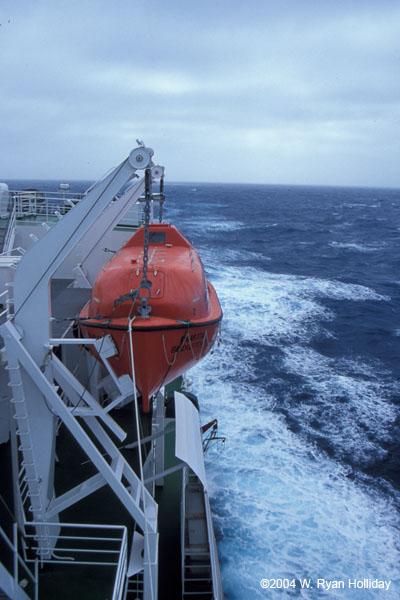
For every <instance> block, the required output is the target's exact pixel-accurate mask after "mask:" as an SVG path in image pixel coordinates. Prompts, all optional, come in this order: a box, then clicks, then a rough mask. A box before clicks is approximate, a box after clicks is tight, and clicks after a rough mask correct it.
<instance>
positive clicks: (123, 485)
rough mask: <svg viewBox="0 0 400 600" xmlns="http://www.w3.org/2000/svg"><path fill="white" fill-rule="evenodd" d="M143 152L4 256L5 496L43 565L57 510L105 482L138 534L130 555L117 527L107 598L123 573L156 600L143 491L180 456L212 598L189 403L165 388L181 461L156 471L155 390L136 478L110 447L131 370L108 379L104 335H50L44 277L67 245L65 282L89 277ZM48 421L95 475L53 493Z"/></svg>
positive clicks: (154, 527)
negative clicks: (79, 352) (99, 373)
mask: <svg viewBox="0 0 400 600" xmlns="http://www.w3.org/2000/svg"><path fill="white" fill-rule="evenodd" d="M152 156H153V151H152V150H151V149H150V148H146V147H144V146H143V145H139V147H138V148H136V149H134V150H133V151H132V152H131V154H130V155H129V157H128V158H127V159H126V160H125V161H123V162H122V163H121V164H120V165H119V166H118V167H117V168H115V169H114V170H113V171H111V172H110V173H109V174H108V175H107V176H106V177H104V178H103V179H102V180H100V181H99V182H98V183H97V184H96V185H94V186H93V187H92V188H91V189H90V190H89V192H88V193H87V194H86V195H84V197H83V198H82V199H81V200H80V201H79V203H78V204H76V205H75V206H74V207H73V209H72V210H70V211H69V212H68V213H67V214H65V215H64V216H63V217H62V219H60V220H59V222H58V223H56V224H55V225H54V226H53V227H52V228H51V229H49V230H48V231H47V233H46V235H44V236H43V237H41V238H40V239H37V238H36V240H35V243H34V245H33V246H32V247H31V248H30V249H29V251H28V252H26V253H23V254H22V256H21V258H19V260H18V261H15V264H14V265H13V269H14V268H15V275H14V282H13V313H12V314H11V313H10V311H9V310H8V308H9V303H8V302H7V300H3V302H2V304H3V305H6V306H7V309H6V310H5V311H4V313H7V314H4V315H3V317H7V319H6V320H5V322H4V323H3V324H2V325H1V326H0V334H1V336H2V337H3V340H4V342H5V350H6V352H5V359H6V362H7V366H6V369H7V370H8V374H9V385H10V387H11V390H12V399H11V403H12V407H13V422H14V427H13V429H14V431H12V436H11V439H12V449H13V471H14V486H15V496H16V498H18V502H17V506H16V514H17V518H18V526H19V528H20V530H21V531H25V534H26V536H27V537H29V536H31V535H32V534H31V533H29V531H30V530H31V528H32V527H34V529H35V532H34V539H35V542H36V552H37V557H38V558H39V560H40V562H41V563H42V564H43V563H47V562H48V561H51V560H52V559H53V555H54V549H55V545H56V543H57V544H58V545H57V552H59V541H60V540H61V539H62V536H60V530H61V527H63V528H64V527H66V526H69V527H70V526H72V525H66V524H64V523H61V522H60V520H59V515H60V513H61V512H62V511H63V510H65V509H66V508H68V507H70V506H72V505H74V504H75V503H77V502H79V501H80V500H82V499H83V498H85V497H87V496H88V495H90V494H92V493H93V492H95V491H96V490H98V489H99V488H101V487H103V486H105V485H108V486H109V487H110V488H111V490H112V491H113V492H114V493H115V495H116V496H117V497H118V499H119V500H120V502H121V503H122V505H123V506H124V507H125V508H126V510H127V511H128V512H129V514H130V515H131V516H132V518H133V519H134V521H135V522H136V524H137V525H138V527H139V528H140V529H141V531H142V532H143V535H142V534H141V533H140V532H138V531H136V532H135V535H134V538H133V544H132V549H131V558H130V561H129V562H128V560H127V557H126V552H127V541H126V533H124V534H123V539H122V546H121V550H120V555H119V560H118V564H117V566H118V568H117V582H116V587H115V589H114V595H113V599H115V600H119V599H120V598H122V597H123V596H122V594H123V590H124V583H125V578H126V576H128V577H133V576H135V575H137V574H138V573H141V574H142V580H141V581H142V582H143V583H142V584H141V585H143V593H142V592H141V595H140V597H141V598H143V600H156V599H157V597H158V522H157V516H158V507H157V504H156V502H155V500H154V489H155V486H156V485H162V484H163V478H164V477H165V476H166V475H168V473H170V472H173V471H176V470H177V469H181V468H182V467H183V466H184V465H185V464H186V465H188V466H189V467H190V468H191V469H192V470H193V471H194V472H195V473H196V474H197V476H198V477H199V479H200V481H201V483H202V486H203V492H202V493H203V494H204V497H205V502H206V508H207V509H208V510H207V514H205V520H206V522H207V528H208V534H209V545H210V554H211V564H212V579H213V587H212V588H211V589H213V590H214V592H213V598H214V599H215V600H219V599H221V600H222V597H223V596H222V588H221V585H220V578H219V569H217V568H216V567H215V565H217V566H218V558H217V555H216V550H215V539H214V537H213V531H212V519H211V512H210V510H209V503H208V496H207V493H206V487H207V483H206V478H205V472H204V462H203V453H202V442H201V435H200V422H199V417H198V411H197V409H195V408H194V406H193V405H192V404H191V402H190V401H189V400H188V399H187V398H186V397H185V396H183V395H182V394H179V393H177V394H176V398H175V412H176V423H177V435H176V456H177V457H179V458H180V459H181V460H182V461H183V462H182V463H181V464H180V465H178V466H177V467H172V468H171V469H168V470H165V469H164V437H163V436H164V435H165V434H166V433H167V432H168V431H171V427H170V424H171V420H170V419H166V418H165V407H164V397H163V396H162V394H161V393H158V395H157V396H156V398H155V399H154V406H153V418H152V433H151V436H150V437H147V438H144V439H142V440H141V439H140V434H139V433H138V442H136V443H135V444H133V445H132V446H135V445H136V446H138V448H139V449H140V448H141V444H144V443H146V442H148V441H151V442H152V452H150V453H149V455H148V458H147V460H146V462H145V463H144V465H142V467H141V469H140V476H138V475H137V474H136V472H135V471H134V470H133V469H132V467H131V466H130V464H129V463H128V462H127V460H126V459H125V458H124V456H123V455H122V454H121V452H120V450H119V449H118V445H117V444H120V442H121V441H123V440H124V439H125V438H126V432H125V431H124V430H123V429H122V428H121V426H120V425H119V424H118V423H117V422H116V421H115V420H114V419H113V418H112V416H111V414H110V411H111V410H112V409H113V408H115V407H116V406H121V405H123V404H124V403H126V402H127V401H131V400H132V399H133V398H135V400H136V394H135V389H134V382H133V378H131V377H129V376H128V375H124V376H122V377H117V376H116V374H115V373H114V372H113V370H112V368H111V366H110V365H109V363H108V358H109V357H110V356H113V355H114V354H115V351H116V350H115V346H114V344H113V342H112V339H111V338H110V336H105V337H104V338H102V339H101V340H90V339H77V338H73V337H71V336H70V334H69V335H65V336H64V337H57V336H56V335H53V320H52V314H51V286H50V284H51V280H52V279H53V278H54V277H55V275H56V273H59V272H60V269H62V268H63V264H65V261H67V260H68V259H70V261H71V255H72V256H73V260H72V263H74V262H75V269H74V274H75V283H76V285H77V286H78V287H80V288H85V287H86V288H91V287H92V285H93V282H94V280H95V277H96V274H97V271H98V268H99V264H98V256H99V254H101V250H102V249H103V246H104V239H105V237H106V236H107V235H109V233H110V231H112V230H113V229H114V227H115V225H116V224H117V223H120V222H121V219H122V217H123V215H124V214H125V212H126V210H127V209H128V208H129V207H130V206H132V204H133V203H134V202H135V201H136V199H138V198H139V196H140V195H141V193H142V191H143V185H144V184H143V179H141V180H139V181H134V182H133V184H132V185H131V186H130V187H129V188H128V190H127V191H126V193H125V194H124V195H123V196H122V197H121V198H120V199H119V200H118V201H115V200H114V199H115V197H116V195H117V193H118V192H119V190H120V189H121V187H122V186H124V185H125V184H126V183H127V182H128V181H129V180H130V179H132V178H135V177H137V175H136V171H137V170H139V169H146V168H152V172H153V174H154V176H159V174H162V172H163V171H162V169H160V168H159V167H154V165H153V162H152ZM3 191H4V192H6V191H7V190H3ZM77 247H78V248H79V260H77V255H76V248H77ZM74 253H75V254H74ZM9 258H11V257H9ZM0 316H1V315H0ZM85 344H86V345H87V344H93V345H95V346H96V348H97V350H98V353H99V354H100V356H101V358H102V361H103V365H104V367H105V368H106V369H107V371H108V376H107V377H105V378H103V380H102V385H103V387H104V389H107V392H110V393H109V394H108V397H109V400H108V404H106V405H104V404H100V402H99V394H98V386H96V385H93V384H92V383H90V384H89V385H83V384H82V383H81V381H80V380H79V378H78V377H77V376H75V374H74V373H73V372H72V371H73V367H74V366H75V363H76V354H75V355H74V352H75V350H76V349H77V346H78V345H85ZM55 347H60V348H61V356H62V360H60V358H59V357H58V356H59V354H58V356H57V355H56V353H55V352H54V348H55ZM87 361H88V372H95V371H96V369H98V365H99V363H98V361H96V359H95V358H93V357H92V356H89V355H87ZM132 373H133V369H132ZM59 420H61V421H62V423H63V424H64V425H65V426H66V428H67V429H68V430H69V432H70V433H71V434H72V435H73V437H74V439H75V440H76V442H78V444H79V445H80V447H81V449H82V450H83V451H84V452H85V454H86V455H87V457H88V459H89V460H90V461H91V463H92V464H93V465H94V466H95V467H96V470H97V473H96V474H95V475H93V476H92V477H90V478H89V479H87V480H86V481H83V482H81V483H80V484H79V485H77V486H76V487H74V488H72V489H70V490H69V491H67V492H65V493H63V494H62V495H60V496H58V497H56V496H55V491H54V466H55V456H56V453H55V446H56V433H57V423H58V421H59ZM82 423H84V426H85V427H83V426H82ZM87 430H89V431H90V435H88V434H87ZM113 438H116V440H117V441H116V442H115V441H114V440H113ZM139 454H140V452H139ZM28 511H29V513H30V514H29V516H28V514H27V513H28ZM183 519H185V517H183ZM75 526H76V527H80V526H84V525H82V524H81V525H75ZM210 527H211V529H210ZM28 530H29V531H28ZM211 534H212V536H211ZM211 537H212V539H211ZM58 562H59V560H58ZM214 579H215V581H214ZM121 582H123V583H122V585H120V584H121ZM15 597H16V596H15ZM21 597H22V596H21ZM138 597H139V596H138Z"/></svg>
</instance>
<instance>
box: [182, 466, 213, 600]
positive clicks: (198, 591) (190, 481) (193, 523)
mask: <svg viewBox="0 0 400 600" xmlns="http://www.w3.org/2000/svg"><path fill="white" fill-rule="evenodd" d="M185 475H186V476H185ZM185 475H184V490H183V506H184V515H183V516H184V522H183V529H184V530H183V544H182V598H183V600H189V598H191V599H193V600H201V599H203V600H212V599H213V598H214V593H213V579H212V569H211V560H210V544H209V538H208V532H207V520H206V508H205V503H204V490H203V485H202V484H201V482H200V480H199V479H198V477H197V476H196V475H194V474H193V473H190V472H189V471H188V472H187V473H186V474H185ZM185 480H186V481H185Z"/></svg>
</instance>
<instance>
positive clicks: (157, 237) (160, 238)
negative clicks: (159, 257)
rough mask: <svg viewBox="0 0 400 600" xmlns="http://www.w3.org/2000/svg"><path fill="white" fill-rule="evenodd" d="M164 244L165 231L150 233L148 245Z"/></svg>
mask: <svg viewBox="0 0 400 600" xmlns="http://www.w3.org/2000/svg"><path fill="white" fill-rule="evenodd" d="M154 243H156V244H157V243H158V244H160V243H161V244H165V231H150V244H154Z"/></svg>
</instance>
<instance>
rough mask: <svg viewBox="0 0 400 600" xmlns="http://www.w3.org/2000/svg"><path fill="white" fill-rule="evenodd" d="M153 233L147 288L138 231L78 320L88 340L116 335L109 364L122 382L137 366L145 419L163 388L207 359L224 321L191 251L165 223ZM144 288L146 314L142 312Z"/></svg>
mask: <svg viewBox="0 0 400 600" xmlns="http://www.w3.org/2000/svg"><path fill="white" fill-rule="evenodd" d="M149 231H150V233H149V242H148V263H147V277H146V284H147V285H146V286H143V285H142V286H141V284H142V282H143V267H144V265H143V262H144V261H143V254H144V253H143V248H144V228H143V227H141V228H140V229H139V230H138V231H137V232H136V233H135V234H134V235H133V236H132V237H131V239H130V240H129V241H128V242H127V243H126V244H125V246H123V247H122V248H121V250H120V251H119V252H118V253H117V254H116V255H115V256H114V257H113V258H112V259H111V260H110V261H109V262H108V263H107V264H106V265H105V266H104V267H103V268H102V269H101V271H100V272H99V274H98V276H97V279H96V281H95V284H94V286H93V292H92V298H91V300H90V301H89V303H88V304H87V305H86V306H85V307H84V309H83V310H82V311H81V313H80V315H79V319H78V322H79V324H80V328H81V332H82V335H83V336H84V337H91V338H101V337H104V336H105V335H107V334H109V335H111V337H112V338H113V340H114V343H115V346H116V348H117V352H118V353H117V354H116V355H115V356H113V357H111V358H109V359H108V361H109V363H110V365H111V367H112V368H113V370H114V371H115V373H116V374H117V375H118V376H121V375H125V374H128V375H130V376H132V364H134V371H135V382H136V387H137V389H138V390H139V392H140V394H141V396H142V403H143V409H144V411H145V412H148V411H149V399H150V398H151V396H152V395H153V394H154V393H156V392H157V391H158V390H159V389H160V387H161V386H162V385H164V384H166V383H168V382H170V381H172V380H174V379H175V378H176V377H178V376H179V375H181V374H182V373H184V372H185V371H187V370H188V369H190V367H192V366H193V365H194V364H195V363H196V362H197V361H198V360H200V359H201V358H203V357H204V356H205V355H206V354H207V353H208V351H209V350H210V349H211V347H212V346H213V344H214V342H215V339H216V337H217V333H218V330H219V327H220V321H221V319H222V310H221V306H220V304H219V301H218V297H217V295H216V293H215V290H214V288H213V286H212V285H211V284H210V283H209V282H208V281H206V278H205V274H204V268H203V264H202V262H201V260H200V258H199V255H198V254H197V252H196V250H195V249H194V248H193V247H192V245H191V244H190V243H189V242H188V241H187V240H186V239H185V238H184V237H183V235H182V234H181V233H180V232H179V231H178V230H177V229H176V227H174V226H172V225H169V224H167V223H153V224H150V229H149ZM143 287H145V288H147V289H146V290H145V294H147V296H148V297H146V298H145V299H144V304H145V305H146V306H147V312H148V314H146V311H144V312H143V310H141V303H142V304H143ZM140 313H141V314H140ZM129 336H132V338H131V339H130V337H129ZM131 341H132V343H131ZM131 347H132V348H133V363H132V356H131ZM94 353H95V351H94Z"/></svg>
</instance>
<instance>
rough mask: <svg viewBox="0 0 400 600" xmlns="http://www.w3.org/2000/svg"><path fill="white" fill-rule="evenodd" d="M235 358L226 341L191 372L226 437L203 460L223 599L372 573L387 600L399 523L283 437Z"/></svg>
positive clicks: (312, 452) (398, 554) (388, 508)
mask: <svg viewBox="0 0 400 600" xmlns="http://www.w3.org/2000/svg"><path fill="white" fill-rule="evenodd" d="M229 342H232V340H229ZM237 358H238V357H237V349H235V348H234V347H232V344H231V343H228V344H226V345H224V346H223V347H222V348H221V349H220V350H219V351H218V352H217V353H216V356H213V357H209V358H208V359H206V360H205V361H204V362H203V363H201V364H199V365H198V366H196V368H195V369H194V370H193V371H192V372H191V373H192V374H191V377H192V379H193V388H194V389H195V390H196V392H198V393H199V396H200V397H201V399H202V404H201V417H202V422H203V423H206V422H207V421H208V420H210V419H212V418H214V417H217V418H218V419H219V423H220V428H221V430H220V433H221V435H226V436H227V442H226V447H225V450H224V452H223V453H222V454H220V453H219V452H217V451H214V452H211V453H210V454H209V455H208V457H207V477H208V481H209V487H210V492H211V498H212V508H213V514H214V522H215V526H216V534H217V538H218V550H219V554H220V559H221V567H222V577H223V581H224V590H225V593H226V594H227V596H228V597H229V598H231V599H232V600H242V599H243V598H254V599H255V598H265V592H264V591H263V590H261V589H260V587H259V581H260V579H261V578H263V577H265V578H274V577H288V578H296V579H299V578H304V577H309V578H311V579H314V580H316V579H317V578H318V577H331V578H335V579H342V578H343V579H346V578H350V577H351V578H360V579H361V578H363V577H379V578H380V579H390V580H392V582H393V584H392V589H391V590H389V592H388V593H387V594H388V595H386V594H385V598H387V600H394V599H395V598H396V599H397V595H396V594H397V592H396V591H395V590H393V588H394V585H395V581H397V583H398V571H397V569H396V566H395V563H396V558H400V549H399V547H398V543H397V532H398V530H399V529H400V517H399V515H398V514H397V513H396V511H395V509H394V507H393V506H392V504H391V503H390V500H389V499H387V498H385V497H384V496H383V495H382V494H379V493H378V492H374V491H372V490H370V489H369V488H368V487H367V486H366V485H364V484H363V483H362V482H359V481H356V480H353V479H351V470H349V469H348V468H347V467H346V466H345V465H341V464H340V463H338V462H337V461H336V460H333V459H331V458H330V457H328V456H326V455H325V454H324V453H321V452H319V451H318V449H317V448H316V447H315V446H314V447H313V446H312V445H310V444H309V442H306V441H305V440H304V439H302V438H301V437H299V436H298V435H296V434H294V433H293V432H291V431H290V429H289V428H288V426H287V424H286V422H285V419H284V417H283V416H282V415H281V414H279V412H276V411H274V406H276V403H277V401H278V400H277V398H275V397H274V396H273V395H269V394H268V392H267V391H266V389H265V388H264V387H263V386H260V385H258V384H256V383H252V382H249V381H247V382H245V381H243V380H245V379H246V374H243V373H242V369H243V365H244V369H245V370H246V361H245V360H242V361H238V360H237ZM248 370H249V371H250V370H251V362H250V364H249V369H248ZM238 564H240V565H241V568H240V569H238V568H237V565H238ZM298 592H299V590H297V596H298ZM348 592H349V593H346V598H355V599H356V598H358V597H359V593H358V590H355V591H349V590H348ZM307 597H308V598H310V599H314V598H318V597H319V592H318V591H317V590H312V591H310V593H309V594H308V595H307ZM363 598H365V599H371V600H372V598H374V595H373V592H372V591H368V590H364V591H363Z"/></svg>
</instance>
